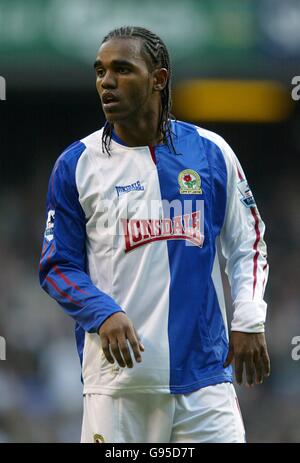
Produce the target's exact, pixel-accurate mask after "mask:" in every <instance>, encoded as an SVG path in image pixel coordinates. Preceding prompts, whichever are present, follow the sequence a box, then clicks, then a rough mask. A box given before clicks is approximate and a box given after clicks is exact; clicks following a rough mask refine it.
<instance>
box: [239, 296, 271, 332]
mask: <svg viewBox="0 0 300 463" xmlns="http://www.w3.org/2000/svg"><path fill="white" fill-rule="evenodd" d="M266 314H267V304H266V303H265V302H264V301H235V302H234V313H233V320H232V323H231V331H241V332H244V333H263V332H264V331H265V321H266Z"/></svg>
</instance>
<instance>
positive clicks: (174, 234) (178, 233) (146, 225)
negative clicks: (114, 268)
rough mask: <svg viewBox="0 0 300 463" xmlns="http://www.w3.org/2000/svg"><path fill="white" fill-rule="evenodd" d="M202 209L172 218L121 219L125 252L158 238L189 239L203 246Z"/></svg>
mask: <svg viewBox="0 0 300 463" xmlns="http://www.w3.org/2000/svg"><path fill="white" fill-rule="evenodd" d="M200 219H201V216H200V211H196V212H192V213H189V214H184V215H180V216H175V217H173V218H172V219H131V220H129V219H121V221H122V225H123V231H124V238H125V252H128V251H131V250H133V249H135V248H137V247H139V246H143V245H144V244H147V243H151V242H153V241H158V240H175V239H179V240H188V241H190V242H192V243H193V244H195V245H197V246H200V247H202V246H203V241H204V235H203V234H201V231H200V229H201V227H200Z"/></svg>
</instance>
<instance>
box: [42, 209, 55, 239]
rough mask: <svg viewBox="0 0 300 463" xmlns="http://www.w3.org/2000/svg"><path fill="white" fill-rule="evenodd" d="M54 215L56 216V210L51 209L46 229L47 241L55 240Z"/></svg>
mask: <svg viewBox="0 0 300 463" xmlns="http://www.w3.org/2000/svg"><path fill="white" fill-rule="evenodd" d="M54 217H55V211H53V210H50V211H48V217H47V222H46V230H45V234H44V236H45V238H46V240H47V241H52V240H53V237H54V236H53V231H54Z"/></svg>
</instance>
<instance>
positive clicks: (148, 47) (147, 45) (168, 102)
mask: <svg viewBox="0 0 300 463" xmlns="http://www.w3.org/2000/svg"><path fill="white" fill-rule="evenodd" d="M130 37H137V38H140V39H141V40H142V50H141V52H142V54H143V55H144V57H145V60H146V62H147V63H148V66H150V70H151V71H153V70H154V69H157V68H160V67H163V68H166V69H167V71H168V80H167V84H166V86H165V88H164V89H163V90H162V91H161V92H160V96H161V113H160V120H159V131H160V133H161V134H162V136H163V142H164V143H166V144H167V145H168V146H169V148H170V149H172V150H173V151H174V152H176V151H175V147H174V144H173V139H172V131H171V121H170V119H171V118H172V117H173V116H172V114H171V106H172V98H171V64H170V56H169V53H168V50H167V47H166V45H165V43H164V42H163V41H162V39H161V38H160V37H158V36H157V35H156V34H154V33H153V32H151V31H149V30H148V29H144V28H143V27H134V26H126V27H120V28H118V29H114V30H112V31H111V32H109V33H108V34H107V35H106V36H105V37H104V39H103V40H102V44H103V43H105V42H107V41H108V40H110V39H113V38H125V39H126V38H130ZM102 44H101V45H102ZM112 131H113V125H112V124H110V123H109V122H108V121H107V122H106V124H105V126H104V129H103V134H102V148H103V151H106V152H107V153H108V155H109V154H110V152H109V146H110V141H111V137H112Z"/></svg>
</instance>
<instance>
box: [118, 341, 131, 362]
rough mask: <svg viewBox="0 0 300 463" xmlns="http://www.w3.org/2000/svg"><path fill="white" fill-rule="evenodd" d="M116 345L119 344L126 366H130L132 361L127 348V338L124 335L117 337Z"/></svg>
mask: <svg viewBox="0 0 300 463" xmlns="http://www.w3.org/2000/svg"><path fill="white" fill-rule="evenodd" d="M118 345H119V350H120V351H121V354H122V357H123V359H124V361H125V364H126V365H127V366H128V368H132V367H133V362H132V358H131V354H130V350H129V348H128V343H127V339H126V338H125V337H121V338H118Z"/></svg>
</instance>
